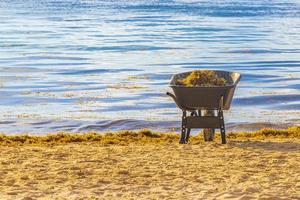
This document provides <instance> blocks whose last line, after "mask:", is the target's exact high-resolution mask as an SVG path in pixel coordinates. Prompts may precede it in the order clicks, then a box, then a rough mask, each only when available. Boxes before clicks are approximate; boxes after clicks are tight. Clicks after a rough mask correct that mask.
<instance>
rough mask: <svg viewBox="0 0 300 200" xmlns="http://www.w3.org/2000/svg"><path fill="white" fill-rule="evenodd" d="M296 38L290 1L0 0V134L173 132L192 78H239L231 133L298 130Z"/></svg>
mask: <svg viewBox="0 0 300 200" xmlns="http://www.w3.org/2000/svg"><path fill="white" fill-rule="evenodd" d="M299 33H300V2H299V1H297V0H281V1H279V0H277V1H276V0H274V1H272V0H271V1H270V0H257V1H250V0H222V1H221V0H216V1H204V0H172V1H171V0H160V1H159V0H157V1H154V0H153V1H151V0H150V1H146V0H132V1H127V0H118V1H108V0H105V1H104V0H27V1H23V0H1V1H0V132H4V133H24V132H31V133H35V134H44V133H47V132H56V131H64V130H66V131H81V132H85V131H90V130H97V131H106V130H119V129H140V128H150V129H155V130H167V129H172V128H178V127H180V124H179V121H180V117H181V114H180V110H179V109H178V108H176V106H175V104H174V103H173V101H172V100H171V99H170V98H169V97H167V96H166V95H165V93H166V92H167V91H170V89H169V88H168V82H169V80H170V78H171V76H172V75H173V74H175V73H179V72H184V71H189V70H194V69H218V70H228V71H236V72H239V73H241V74H242V76H243V78H242V81H241V82H240V84H239V86H238V88H237V90H236V93H235V97H234V101H233V103H232V107H231V110H230V111H227V112H226V113H225V118H226V123H227V124H228V126H229V125H231V126H232V125H239V126H240V127H242V126H241V125H243V124H246V125H249V124H256V123H271V124H272V123H273V124H285V123H289V124H299V122H300V94H299V91H300V34H299ZM254 126H255V125H254Z"/></svg>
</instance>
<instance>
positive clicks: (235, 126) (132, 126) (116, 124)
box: [0, 119, 300, 135]
mask: <svg viewBox="0 0 300 200" xmlns="http://www.w3.org/2000/svg"><path fill="white" fill-rule="evenodd" d="M0 125H1V126H0V134H1V133H2V134H7V135H20V134H26V133H29V134H30V135H47V134H49V133H56V132H62V131H63V132H70V133H71V132H72V133H86V132H118V131H122V130H130V131H138V130H142V129H149V130H152V131H155V132H176V133H180V127H181V121H160V120H156V121H151V120H134V119H120V120H100V121H81V120H62V121H60V120H58V121H56V120H41V121H31V120H29V121H19V122H18V121H13V120H8V121H0ZM299 125H300V124H299V123H297V122H283V123H275V122H250V123H249V122H229V123H225V127H226V131H227V132H241V131H258V130H260V129H263V128H274V129H287V128H288V127H291V126H299ZM193 130H194V131H192V133H191V134H192V135H195V134H197V133H198V132H199V129H193Z"/></svg>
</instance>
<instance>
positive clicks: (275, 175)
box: [0, 129, 300, 200]
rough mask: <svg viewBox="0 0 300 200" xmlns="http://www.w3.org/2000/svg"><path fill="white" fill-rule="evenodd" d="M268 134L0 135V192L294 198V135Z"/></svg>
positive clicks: (299, 190) (297, 180) (299, 153)
mask: <svg viewBox="0 0 300 200" xmlns="http://www.w3.org/2000/svg"><path fill="white" fill-rule="evenodd" d="M297 130H298V129H297ZM265 133H267V131H266V132H265ZM272 134H273V133H272ZM272 134H269V135H268V134H264V135H263V136H261V138H259V137H253V138H252V139H249V137H250V135H248V136H249V137H240V136H239V135H236V138H235V139H234V138H233V134H231V135H230V134H229V136H228V137H229V142H228V144H226V145H221V144H220V141H219V139H218V138H217V139H216V140H215V142H209V143H207V142H206V143H205V142H203V140H202V139H201V138H200V137H199V136H196V137H192V138H191V142H190V144H187V145H179V144H177V139H178V135H174V134H152V133H150V132H143V133H136V134H135V135H133V136H130V134H128V133H122V134H108V135H106V136H99V137H100V138H101V140H100V139H99V138H98V139H97V137H98V135H97V137H96V136H95V137H94V138H93V139H91V138H92V137H91V136H89V137H87V138H90V139H89V140H90V142H89V141H83V140H82V141H81V140H74V138H75V137H74V138H73V139H70V140H67V139H66V138H67V136H66V135H65V136H60V140H56V142H53V141H54V140H53V138H54V137H55V136H54V137H52V142H51V141H50V140H51V139H50V140H49V138H48V139H44V140H43V141H44V142H37V140H35V139H32V138H31V139H30V137H29V136H28V137H27V139H26V140H27V141H25V140H22V139H21V137H18V138H17V139H16V137H15V138H14V140H15V141H19V143H18V142H16V143H12V142H11V141H10V142H7V140H9V139H8V136H3V135H2V137H0V144H1V145H0V152H1V157H0V175H1V179H0V199H27V200H29V199H300V168H299V165H300V159H299V158H300V138H298V137H296V138H292V137H291V134H290V135H288V136H285V137H284V135H286V134H285V133H280V134H281V135H280V136H279V137H277V136H276V135H274V134H273V135H272ZM297 134H299V133H297ZM256 135H257V136H258V135H260V134H259V133H257V134H256ZM262 137H263V139H262ZM44 138H45V137H44ZM116 138H119V140H117V139H116ZM11 139H12V138H10V140H11ZM23 139H24V138H23ZM97 140H98V141H97ZM20 141H21V142H20ZM28 141H31V142H28ZM33 141H35V142H33ZM59 141H60V142H59ZM112 141H113V142H112ZM120 141H126V142H120ZM30 143H31V144H30Z"/></svg>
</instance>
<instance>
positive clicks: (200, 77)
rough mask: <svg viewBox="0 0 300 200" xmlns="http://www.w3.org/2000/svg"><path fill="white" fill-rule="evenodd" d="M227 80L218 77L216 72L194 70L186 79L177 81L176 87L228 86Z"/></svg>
mask: <svg viewBox="0 0 300 200" xmlns="http://www.w3.org/2000/svg"><path fill="white" fill-rule="evenodd" d="M226 83H227V82H226V80H225V79H224V78H221V77H218V75H217V74H216V73H215V72H214V71H210V70H194V71H192V72H191V73H190V74H189V75H188V76H187V77H186V78H184V79H180V80H177V81H176V85H183V86H187V87H195V86H200V87H214V86H226Z"/></svg>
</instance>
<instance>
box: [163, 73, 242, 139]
mask: <svg viewBox="0 0 300 200" xmlns="http://www.w3.org/2000/svg"><path fill="white" fill-rule="evenodd" d="M214 72H215V74H216V75H217V76H218V77H220V78H224V79H225V80H226V81H227V85H226V86H214V87H198V86H196V87H186V86H182V85H176V84H175V83H176V80H179V79H184V78H185V77H187V76H188V75H189V74H190V73H191V72H185V73H180V74H175V75H174V76H173V77H172V79H171V82H170V87H171V88H172V89H173V92H174V94H172V93H170V92H167V95H169V96H170V97H172V98H173V100H174V101H175V103H176V105H177V106H178V107H179V108H180V109H181V110H182V112H183V113H182V125H181V137H180V141H179V143H181V144H185V143H187V142H188V140H189V136H190V132H191V129H192V128H212V129H220V132H221V139H222V144H226V136H225V124H224V116H223V110H229V108H230V104H231V101H232V98H233V94H234V91H235V88H236V86H237V84H238V82H239V81H240V79H241V75H240V74H239V73H236V72H227V71H214ZM202 111H212V112H213V113H215V112H216V113H217V114H215V115H214V116H204V115H203V114H202V113H203V112H202ZM188 112H189V113H190V116H188Z"/></svg>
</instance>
